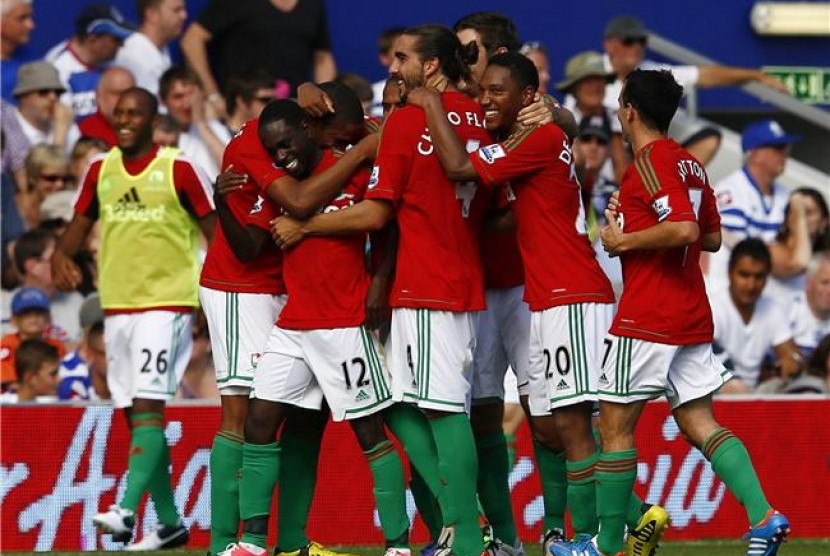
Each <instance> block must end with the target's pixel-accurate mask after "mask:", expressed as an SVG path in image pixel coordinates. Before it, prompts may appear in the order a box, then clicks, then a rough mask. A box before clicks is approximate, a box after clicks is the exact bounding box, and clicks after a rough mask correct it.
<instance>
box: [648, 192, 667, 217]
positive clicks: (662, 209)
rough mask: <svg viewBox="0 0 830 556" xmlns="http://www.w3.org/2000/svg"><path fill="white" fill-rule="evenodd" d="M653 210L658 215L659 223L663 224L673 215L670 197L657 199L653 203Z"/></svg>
mask: <svg viewBox="0 0 830 556" xmlns="http://www.w3.org/2000/svg"><path fill="white" fill-rule="evenodd" d="M651 208H653V209H654V212H655V213H656V214H657V221H658V222H662V221H663V220H665V219H666V218H667V217H668V216H669V215H670V214H671V205H669V196H668V195H664V196H662V197H657V198H656V199H654V201H652V202H651Z"/></svg>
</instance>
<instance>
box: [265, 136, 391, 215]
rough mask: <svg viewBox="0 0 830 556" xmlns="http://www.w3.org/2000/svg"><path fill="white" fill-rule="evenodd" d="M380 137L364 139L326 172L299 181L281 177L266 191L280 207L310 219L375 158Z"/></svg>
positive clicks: (289, 177) (292, 213)
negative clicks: (360, 169) (353, 175)
mask: <svg viewBox="0 0 830 556" xmlns="http://www.w3.org/2000/svg"><path fill="white" fill-rule="evenodd" d="M377 146H378V134H372V135H369V136H367V137H365V138H363V139H362V140H361V141H360V142H359V143H358V144H357V145H355V146H354V147H352V148H351V149H349V150H348V151H347V152H346V154H345V155H343V157H342V158H340V160H338V161H337V164H335V165H334V166H332V167H331V168H328V169H327V170H326V171H325V172H322V173H320V174H317V175H313V176H309V177H308V178H306V179H304V180H302V181H298V180H296V179H294V178H293V177H291V176H288V175H286V176H282V177H280V178H277V179H275V180H274V181H272V182H271V183H270V184H269V185H268V187H267V188H266V189H265V191H266V193H267V194H268V197H269V198H270V199H271V200H272V201H274V202H275V203H277V204H279V205H281V206H282V207H283V208H285V210H286V211H288V212H289V213H290V214H291V215H292V216H294V217H296V218H300V219H305V218H308V217H310V216H311V215H312V214H314V212H315V211H316V210H317V209H318V208H320V206H321V205H322V204H323V203H325V202H327V201H329V200H331V199H332V198H333V197H334V196H335V195H337V194H338V193H339V192H340V190H341V189H342V188H343V186H344V185H345V184H346V183H347V182H348V181H349V178H351V176H352V174H354V173H355V171H357V170H358V169H359V168H360V167H361V166H362V165H364V164H366V163H367V162H369V161H370V160H372V159H373V158H374V157H375V153H376V152H377Z"/></svg>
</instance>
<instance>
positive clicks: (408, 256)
mask: <svg viewBox="0 0 830 556" xmlns="http://www.w3.org/2000/svg"><path fill="white" fill-rule="evenodd" d="M441 98H442V102H443V105H444V109H445V110H446V112H447V119H448V120H449V122H450V123H451V124H452V125H453V127H454V128H455V131H456V133H457V134H458V137H459V138H460V139H461V141H462V143H465V144H466V145H467V150H468V151H473V150H476V149H478V148H479V147H480V146H482V145H486V144H488V143H490V142H491V140H490V135H489V134H488V133H487V131H486V130H485V129H484V127H483V124H482V122H483V116H482V112H481V107H480V106H479V105H478V103H476V102H475V101H474V100H472V99H470V98H468V97H467V96H465V95H463V94H461V93H459V92H457V91H450V92H445V93H443V94H442V97H441ZM478 188H479V184H478V183H476V182H459V183H455V182H452V181H450V180H449V179H448V178H447V177H446V176H445V174H444V170H443V169H442V167H441V163H440V161H439V160H438V155H437V153H436V152H435V147H434V145H433V144H432V138H431V137H430V135H429V130H428V129H427V127H426V118H425V116H424V112H423V110H421V109H420V108H417V107H414V106H406V107H404V108H401V109H400V110H396V111H394V112H392V114H391V115H390V116H389V118H388V119H387V121H386V124H385V126H384V128H383V136H382V138H381V142H380V149H379V152H378V157H377V160H376V162H375V167H374V169H373V172H372V179H371V181H370V182H369V191H367V193H366V198H367V199H378V200H385V201H390V202H392V203H393V204H394V205H395V207H396V210H397V215H396V216H397V220H398V226H399V228H400V241H399V244H398V260H397V270H396V274H395V283H394V285H393V288H392V294H391V299H390V303H391V305H392V306H393V307H413V308H426V309H435V310H441V311H456V312H460V311H480V310H482V309H484V282H483V276H482V271H481V262H480V257H479V252H478V241H477V237H476V236H477V233H478V230H473V229H471V226H469V225H468V224H467V220H468V219H469V218H470V216H471V213H472V212H474V210H475V209H474V200H475V199H476V197H477V195H478V192H477V190H478Z"/></svg>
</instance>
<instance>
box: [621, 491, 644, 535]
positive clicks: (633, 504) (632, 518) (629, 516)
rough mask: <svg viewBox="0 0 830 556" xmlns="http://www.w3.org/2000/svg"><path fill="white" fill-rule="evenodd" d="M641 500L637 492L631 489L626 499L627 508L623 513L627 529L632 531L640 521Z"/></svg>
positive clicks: (641, 512)
mask: <svg viewBox="0 0 830 556" xmlns="http://www.w3.org/2000/svg"><path fill="white" fill-rule="evenodd" d="M643 513H644V512H643V500H642V499H641V498H640V497H639V496H637V493H636V492H634V491H633V490H632V491H631V497H630V498H629V499H628V510H627V511H626V514H625V524H626V525H627V526H628V529H629V531H633V530H634V529H636V528H637V525H638V524H639V523H640V519H642V517H643Z"/></svg>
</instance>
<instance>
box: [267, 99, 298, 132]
mask: <svg viewBox="0 0 830 556" xmlns="http://www.w3.org/2000/svg"><path fill="white" fill-rule="evenodd" d="M305 119H306V116H305V112H303V109H302V108H300V106H299V105H298V104H297V103H296V102H294V101H293V100H287V99H281V100H275V101H273V102H269V103H268V104H266V105H265V108H264V109H263V110H262V114H260V115H259V128H258V131H259V133H260V135H261V134H262V131H263V130H264V129H265V127H266V126H268V125H270V124H272V123H274V122H279V121H283V120H284V121H285V123H287V124H288V125H290V126H291V127H296V128H299V127H302V125H303V123H304V122H305Z"/></svg>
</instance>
